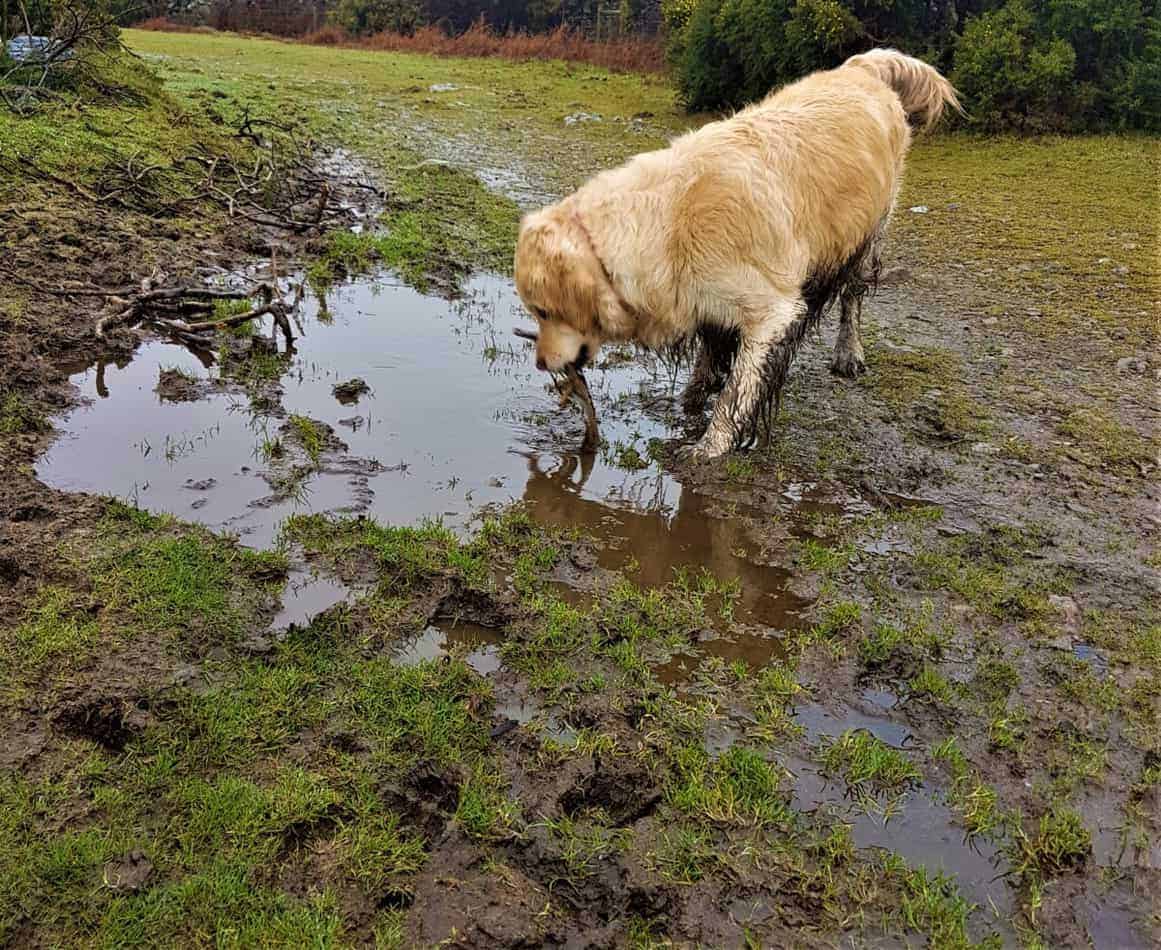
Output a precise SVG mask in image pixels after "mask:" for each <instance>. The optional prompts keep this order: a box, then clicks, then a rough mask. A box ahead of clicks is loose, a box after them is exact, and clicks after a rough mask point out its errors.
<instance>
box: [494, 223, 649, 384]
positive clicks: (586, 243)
mask: <svg viewBox="0 0 1161 950" xmlns="http://www.w3.org/2000/svg"><path fill="white" fill-rule="evenodd" d="M515 271H516V290H517V291H518V292H519V294H520V299H521V300H522V301H523V302H524V306H525V307H527V308H528V311H529V312H530V313H531V314H532V315H533V316H534V317H536V322H537V324H538V326H537V340H536V367H537V369H542V370H548V371H549V372H554V373H555V372H560V371H561V370H563V369H564V368H565V367H566V366H576V367H578V368H581V367H583V366H584V365H585V364H586V363H587V362H589V361H590V360H592V359H594V358H595V357H596V355H597V350H598V349H599V348H600V346H601V344H602V343H604V342H605V341H606V340H608V339H611V338H614V337H615V336H616V334H615V332H611V331H612V330H613V328H615V327H617V326H618V325H620V324H624V323H625V320H626V316H625V314H624V312H623V307H622V305H621V302H620V300H619V299H618V297H617V293H616V291H615V290H614V289H613V288H612V286H611V285H610V284H609V279H608V276H607V274H606V271H605V268H604V267H603V266H602V264H601V261H600V259H599V258H598V257H597V252H596V249H595V248H594V247H593V245H592V240H591V238H590V236H589V234H588V233H587V232H586V230H585V228H584V226H583V225H582V224H581V223H580V221H579V219H578V218H577V217H576V216H575V214H573V213H570V212H568V211H566V210H564V209H563V208H561V207H560V206H553V207H550V208H545V209H543V210H542V211H537V212H534V213H533V214H530V215H527V216H526V217H525V218H524V220H523V221H521V222H520V236H519V238H518V239H517V241H516V265H515Z"/></svg>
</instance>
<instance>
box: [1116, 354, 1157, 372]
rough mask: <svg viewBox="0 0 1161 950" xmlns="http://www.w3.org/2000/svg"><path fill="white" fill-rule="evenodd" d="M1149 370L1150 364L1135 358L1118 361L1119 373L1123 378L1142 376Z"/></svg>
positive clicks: (1128, 357) (1126, 357)
mask: <svg viewBox="0 0 1161 950" xmlns="http://www.w3.org/2000/svg"><path fill="white" fill-rule="evenodd" d="M1148 369H1149V364H1148V363H1146V362H1145V361H1144V360H1143V359H1139V358H1137V357H1135V356H1125V357H1123V358H1121V359H1119V360H1117V372H1118V373H1120V374H1121V375H1122V376H1128V375H1129V374H1138V375H1139V374H1141V373H1144V372H1146V371H1147V370H1148Z"/></svg>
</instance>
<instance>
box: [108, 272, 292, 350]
mask: <svg viewBox="0 0 1161 950" xmlns="http://www.w3.org/2000/svg"><path fill="white" fill-rule="evenodd" d="M118 289H119V290H122V292H121V293H113V292H106V293H104V294H103V296H105V297H107V298H108V302H107V306H106V309H107V311H109V312H107V313H105V315H104V316H102V317H100V318H99V319H98V320H97V322H96V323H95V324H94V325H93V333H94V334H95V335H96V336H97V338H98V339H104V338H105V333H106V331H107V330H109V329H110V328H111V327H114V326H120V325H122V324H125V323H137V322H139V321H141V320H144V319H148V318H149V317H150V311H156V310H162V311H170V312H173V311H177V312H182V311H183V310H184V311H185V312H187V313H188V312H191V310H192V312H199V313H205V312H207V311H208V310H209V309H210V308H209V307H208V306H200V307H199V306H196V304H199V303H201V304H204V303H205V302H207V301H209V302H210V303H212V302H213V301H215V300H245V299H246V298H247V297H254V296H257V295H259V294H260V295H261V296H262V297H263V299H264V301H265V303H264V305H263V308H259V309H262V310H263V313H262V314H257V315H259V316H261V315H264V314H265V313H269V312H272V311H271V310H269V309H267V308H270V307H271V306H272V305H273V302H277V303H279V304H281V297H279V299H278V301H274V289H273V288H272V287H270V285H269V284H259V285H258V287H256V288H254V289H252V290H248V291H245V290H216V289H214V288H211V287H185V286H179V287H163V288H153V287H152V286H151V282H150V280H148V279H147V280H145V281H143V282H142V285H141V287H140V288H138V289H137V292H136V293H134V294H132V295H128V294H125V293H124V292H123V288H118ZM191 304H193V305H195V306H193V307H192V308H191ZM282 306H283V307H284V306H285V305H282ZM254 315H255V314H254V313H253V312H251V313H250V315H247V314H239V315H237V319H235V318H234V317H229V318H226V319H225V320H221V321H215V320H210V321H203V322H202V323H195V324H185V323H183V322H181V321H173V320H160V319H159V320H158V321H157V322H159V323H161V324H162V325H166V324H177V323H181V328H182V330H183V332H187V333H200V332H203V331H204V330H211V329H215V328H216V327H217V326H218V325H219V324H220V325H222V326H229V325H231V322H230V321H233V322H235V323H243V322H245V320H247V319H253V316H254ZM275 322H276V323H279V325H280V327H282V329H283V331H284V332H289V323H288V322H286V318H285V314H283V315H282V320H281V321H280V320H279V319H278V317H277V316H276V317H275Z"/></svg>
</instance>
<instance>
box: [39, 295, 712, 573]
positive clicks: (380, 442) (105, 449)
mask: <svg viewBox="0 0 1161 950" xmlns="http://www.w3.org/2000/svg"><path fill="white" fill-rule="evenodd" d="M301 322H302V324H303V326H304V329H305V334H304V335H303V336H301V337H300V338H299V339H298V340H296V341H295V345H294V348H293V349H292V350H291V351H290V352H286V351H285V350H283V352H282V354H281V355H280V356H279V357H277V358H275V357H271V358H268V359H266V360H265V361H264V362H263V363H262V366H263V367H264V368H265V370H266V371H267V372H268V373H269V375H270V376H271V377H272V378H273V380H275V381H276V384H277V385H278V386H279V387H280V388H281V392H282V395H281V399H280V400H275V402H280V403H281V409H279V408H277V406H276V407H275V408H274V409H273V410H272V411H271V410H270V407H269V406H268V405H267V404H266V403H263V402H262V401H261V400H256V399H248V398H247V397H246V395H244V394H242V393H240V392H239V391H238V388H237V387H233V386H230V387H227V386H224V385H222V384H221V382H220V367H219V365H218V363H217V361H215V360H214V354H206V353H192V352H190V351H189V350H187V349H186V348H185V347H183V346H180V345H177V344H173V343H168V342H160V341H158V342H150V343H147V344H145V345H143V346H141V347H140V348H139V349H138V351H137V353H136V354H135V356H134V357H133V358H132V359H131V360H128V361H123V362H120V363H101V364H98V365H96V366H93V367H88V368H85V369H83V370H81V371H79V372H77V373H76V374H75V375H74V376H73V377H72V381H73V382H74V383H75V384H76V385H77V386H78V388H79V389H80V390H81V393H82V395H83V396H84V397H85V399H86V404H85V405H83V406H81V407H80V408H78V409H77V410H75V411H74V412H72V413H71V414H70V415H69V416H68V418H67V419H66V420H65V422H64V425H63V427H62V428H63V429H64V430H65V434H64V435H63V436H62V437H61V438H60V439H58V440H57V442H56V443H55V444H54V445H53V446H52V448H51V449H50V450H49V451H48V452H47V453H46V454H45V455H44V456H43V457H42V458H41V459H40V461H39V463H38V465H37V475H38V476H39V477H40V478H41V479H42V480H43V481H45V482H46V483H47V484H50V485H52V486H54V487H58V488H62V489H66V490H72V491H89V492H100V493H105V494H110V495H113V496H116V497H121V498H126V499H129V500H132V501H133V502H135V503H137V504H139V505H141V506H142V507H144V508H147V509H149V510H151V511H157V512H169V513H172V514H174V515H177V516H179V517H182V518H185V519H190V520H195V521H199V522H201V523H203V524H206V525H208V526H210V527H213V528H215V529H222V530H229V531H233V532H236V533H238V534H239V535H240V536H241V537H242V539H243V541H244V542H245V543H246V544H249V545H251V546H255V547H261V546H266V545H269V544H270V543H271V542H272V541H273V540H274V538H275V536H276V534H277V528H278V525H279V523H280V522H281V521H282V520H283V519H284V518H285V517H286V516H287V515H289V514H291V513H293V512H296V511H336V510H337V511H357V512H366V513H367V514H370V515H373V516H375V517H376V518H379V519H381V520H383V521H385V522H391V523H404V524H410V523H415V522H417V521H419V520H421V519H422V518H425V517H427V518H443V519H444V520H445V521H446V522H447V523H449V524H452V525H455V526H462V525H465V524H466V523H467V521H468V520H469V518H470V517H471V515H472V514H473V512H476V511H478V510H479V509H480V508H481V507H482V506H484V505H486V504H489V503H495V502H500V503H506V502H509V501H512V500H518V499H521V498H529V499H535V500H543V499H544V497H545V494H546V491H547V492H548V493H549V494H551V493H553V492H554V491H557V492H559V493H563V494H566V495H568V500H569V501H571V500H572V497H573V495H572V494H571V493H573V492H576V493H578V494H579V496H580V497H581V498H583V499H585V500H587V501H589V502H591V503H592V505H593V507H594V510H598V509H599V510H604V511H605V512H610V511H614V510H618V509H624V508H637V509H645V510H649V511H653V512H658V513H661V512H672V511H676V510H677V509H678V508H679V506H680V499H681V498H682V497H684V495H683V493H682V492H681V489H680V486H678V485H677V484H676V483H675V482H674V481H673V480H672V479H670V478H669V477H668V476H666V475H664V474H662V473H661V472H660V470H659V468H658V467H657V466H656V465H655V464H652V463H650V464H649V466H648V468H647V469H645V470H641V471H631V470H626V469H624V468H618V467H617V466H616V465H615V464H610V463H608V462H605V461H602V460H600V459H597V460H591V459H590V460H588V462H586V466H585V467H586V474H587V477H586V480H585V482H584V484H583V486H577V485H575V484H569V485H566V484H565V483H564V482H563V481H561V480H558V481H555V482H554V481H552V480H549V481H547V482H546V481H545V479H544V477H543V476H542V474H541V472H542V466H544V465H545V464H546V463H547V465H548V466H549V467H551V468H556V467H558V466H559V465H561V464H567V463H568V462H569V460H572V462H573V463H574V464H575V462H576V458H575V456H574V455H573V454H572V450H573V449H574V448H575V446H576V445H577V444H579V433H580V431H581V430H580V419H579V413H577V412H575V411H573V410H572V409H571V408H570V409H565V410H561V409H559V407H558V405H557V401H556V397H555V394H553V393H550V392H548V391H547V388H546V386H545V377H544V376H543V374H540V373H536V372H535V370H533V369H532V367H531V361H530V358H529V354H528V352H527V351H526V350H525V348H524V345H523V344H520V343H518V342H516V341H515V340H514V339H513V338H512V336H511V334H510V330H511V328H512V327H513V326H514V325H516V324H517V323H527V318H526V317H524V316H523V315H522V311H520V310H519V308H518V306H516V304H515V300H514V298H513V296H512V293H511V290H510V287H509V285H508V284H507V283H506V282H504V281H500V280H496V279H491V278H481V279H478V280H476V281H475V282H473V284H472V285H471V286H470V287H469V288H468V293H467V295H466V296H465V297H464V299H462V300H460V301H457V302H454V303H449V302H448V301H446V300H441V299H438V298H432V297H425V296H423V295H421V294H419V293H416V292H415V291H413V290H411V289H409V288H407V287H403V286H398V285H395V284H392V283H387V282H385V281H384V280H376V281H362V282H355V283H352V284H349V285H347V286H345V287H343V288H341V289H339V290H337V291H336V292H334V293H333V294H332V295H331V297H330V298H329V300H328V305H327V307H326V309H325V310H324V309H320V308H319V306H318V304H317V302H312V301H309V300H308V301H307V302H306V304H305V305H304V308H303V312H302V314H301ZM275 360H277V362H275ZM163 372H167V373H168V374H169V375H170V376H172V375H173V374H177V375H178V376H180V377H182V378H185V379H188V380H190V381H191V382H192V384H193V385H194V387H195V388H197V387H201V388H200V389H199V390H198V396H199V397H200V398H173V394H172V392H169V391H166V390H164V388H163V391H161V392H159V391H158V382H159V379H160V378H161V374H162V373H163ZM353 378H357V379H360V380H363V381H364V382H365V383H366V386H367V391H366V392H365V393H364V394H362V395H360V396H358V397H357V401H356V402H355V403H354V404H353V405H352V404H350V401H349V399H348V400H347V402H346V404H344V402H342V401H340V400H339V399H338V398H336V395H335V393H334V387H335V386H336V385H337V384H339V383H342V382H345V381H348V380H351V379H353ZM655 378H656V377H650V376H647V377H646V378H645V379H642V371H641V369H640V367H639V366H637V365H629V364H620V365H609V366H608V367H607V368H605V369H596V370H594V371H593V372H592V373H591V377H590V379H591V385H592V389H593V391H594V395H595V398H596V399H597V402H598V406H599V407H600V411H601V417H602V420H601V421H602V434H603V435H604V437H605V438H606V439H607V440H608V441H609V443H610V445H616V444H619V445H621V446H633V447H635V448H636V449H639V450H640V452H641V454H642V456H643V455H644V453H645V447H646V444H647V441H648V439H649V438H653V437H662V436H665V435H666V434H667V431H668V430H667V429H666V426H665V424H664V422H663V421H660V420H658V419H657V418H655V417H651V416H650V415H649V414H648V413H640V412H629V411H618V408H617V407H618V406H625V405H627V404H628V403H631V402H632V401H633V399H634V398H635V396H636V395H637V394H638V393H639V392H640V390H641V388H642V386H648V385H651V384H652V383H653V382H654V381H655ZM267 402H269V400H267ZM294 415H297V416H304V417H308V418H310V419H313V420H316V421H318V422H320V423H323V424H324V425H325V426H327V427H329V431H330V432H331V433H333V437H331V438H328V440H327V443H326V445H325V446H324V453H323V456H322V458H321V459H319V460H318V464H317V465H314V466H304V468H306V469H309V471H305V472H302V473H300V474H302V475H303V477H302V478H301V484H300V485H298V486H297V488H298V490H296V491H295V492H293V493H292V494H290V495H283V496H279V494H278V492H277V491H276V490H275V488H276V483H277V475H278V472H277V471H276V469H277V466H276V464H275V463H273V462H272V461H271V459H270V457H269V456H270V447H271V445H272V444H273V443H275V442H283V441H289V439H288V436H287V424H286V419H287V417H289V416H294ZM334 439H337V440H341V444H340V443H339V442H334V441H333V440H334ZM552 485H556V486H557V488H556V489H552V488H551V487H550V486H552ZM657 523H658V524H659V525H660V524H662V523H663V519H662V517H661V515H660V514H658V522H657ZM687 557H688V559H689V560H693V561H696V560H698V555H697V554H696V553H691V554H690V555H688V556H687Z"/></svg>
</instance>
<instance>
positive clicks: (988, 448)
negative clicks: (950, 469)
mask: <svg viewBox="0 0 1161 950" xmlns="http://www.w3.org/2000/svg"><path fill="white" fill-rule="evenodd" d="M971 452H972V455H998V454H999V452H1000V450H999V449H998V448H997V447H996V446H994V445H992V443H991V442H976V443H974V444H973V445H972V448H971Z"/></svg>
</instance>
